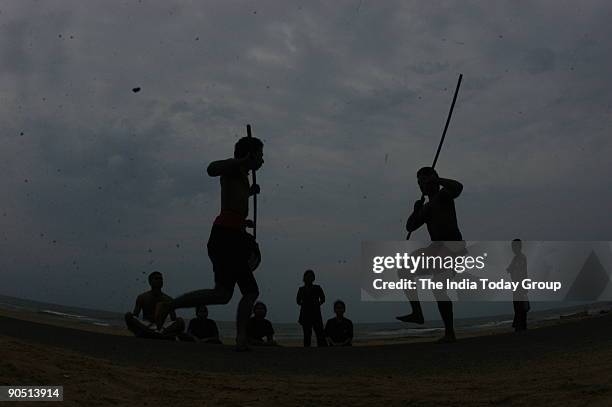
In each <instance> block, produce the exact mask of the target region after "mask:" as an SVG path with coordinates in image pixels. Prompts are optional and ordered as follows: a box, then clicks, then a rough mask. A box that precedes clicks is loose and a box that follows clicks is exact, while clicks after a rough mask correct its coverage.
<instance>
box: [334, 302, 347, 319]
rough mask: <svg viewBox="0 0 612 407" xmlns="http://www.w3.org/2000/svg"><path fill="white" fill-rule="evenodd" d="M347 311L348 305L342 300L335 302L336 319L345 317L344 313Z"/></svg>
mask: <svg viewBox="0 0 612 407" xmlns="http://www.w3.org/2000/svg"><path fill="white" fill-rule="evenodd" d="M345 311H346V305H345V304H344V301H342V300H336V301H335V302H334V313H335V314H336V317H338V318H342V317H343V316H344V312H345Z"/></svg>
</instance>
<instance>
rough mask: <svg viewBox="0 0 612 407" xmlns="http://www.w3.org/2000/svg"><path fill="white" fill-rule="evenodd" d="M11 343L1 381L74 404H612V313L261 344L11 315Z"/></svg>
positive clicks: (6, 328) (6, 337)
mask: <svg viewBox="0 0 612 407" xmlns="http://www.w3.org/2000/svg"><path fill="white" fill-rule="evenodd" d="M0 349H2V358H1V362H0V363H1V364H0V384H3V385H8V384H21V385H23V384H47V385H49V384H62V385H64V386H65V389H64V390H65V402H64V404H65V405H110V404H114V405H117V404H119V405H147V406H158V405H160V406H161V405H198V406H202V405H270V404H276V405H296V404H297V405H313V406H320V405H330V406H331V405H380V404H388V405H406V404H410V405H422V406H434V405H435V406H440V405H457V406H459V405H461V406H466V405H467V406H472V405H476V406H484V405H487V406H490V405H526V406H527V405H529V406H534V405H553V404H554V405H564V406H585V405H594V406H598V405H601V406H607V405H612V373H611V372H612V368H611V366H612V315H605V316H597V317H590V318H584V319H578V320H576V321H572V322H567V323H563V324H559V325H555V326H548V327H542V328H539V329H534V330H531V331H528V332H525V333H523V334H519V335H516V334H513V333H507V334H498V335H489V336H482V337H473V338H466V339H462V340H460V341H459V342H457V343H455V344H450V345H438V344H433V343H415V344H398V345H385V346H367V347H365V346H364V347H353V348H342V349H332V348H327V349H316V348H311V349H302V348H290V347H283V348H258V349H255V350H253V351H252V352H249V353H236V352H234V351H233V349H232V347H230V346H223V345H202V344H196V343H173V342H161V341H151V340H143V339H137V338H132V337H126V336H118V335H110V334H105V333H99V332H88V331H83V330H78V329H72V328H68V327H61V326H53V325H47V324H41V323H38V322H33V321H24V320H19V319H14V318H8V317H0ZM20 405H21V404H20Z"/></svg>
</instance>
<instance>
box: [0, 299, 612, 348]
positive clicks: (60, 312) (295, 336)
mask: <svg viewBox="0 0 612 407" xmlns="http://www.w3.org/2000/svg"><path fill="white" fill-rule="evenodd" d="M610 307H611V304H610V303H598V304H590V305H578V306H571V307H564V308H560V309H554V310H546V311H534V312H530V313H529V320H530V323H532V324H533V323H537V322H541V321H547V320H555V319H559V318H563V317H566V316H568V315H572V314H574V313H577V312H584V311H587V312H588V313H590V314H596V313H599V312H602V311H604V310H610ZM0 309H7V310H14V311H27V312H35V313H40V314H46V315H50V316H53V317H56V318H64V319H66V320H67V321H72V322H77V323H82V324H85V325H95V326H102V327H120V328H123V327H124V322H123V313H118V312H112V311H104V310H94V309H87V308H79V307H71V306H65V305H59V304H50V303H45V302H40V301H33V300H27V299H22V298H16V297H10V296H2V295H0ZM272 322H273V324H274V330H275V332H276V334H275V337H276V339H277V340H278V341H279V342H282V341H288V342H289V341H290V342H294V341H298V342H299V341H301V339H302V328H301V326H300V325H299V324H297V323H274V321H272ZM217 325H218V327H219V331H220V333H221V336H222V337H224V338H233V337H235V333H236V331H235V325H234V323H233V322H230V321H217ZM511 325H512V315H511V314H508V315H495V316H490V317H479V318H463V319H458V320H457V321H455V328H456V330H457V332H458V334H461V333H475V332H478V331H491V330H496V329H500V330H501V329H504V328H506V329H507V330H509V329H510V327H511ZM354 328H355V340H357V341H360V340H380V339H399V338H427V337H437V336H440V335H441V334H442V332H443V327H442V323H441V321H432V322H429V323H426V324H424V325H422V326H419V327H409V326H408V325H406V324H403V323H401V322H382V323H356V324H355V325H354ZM313 339H314V338H313Z"/></svg>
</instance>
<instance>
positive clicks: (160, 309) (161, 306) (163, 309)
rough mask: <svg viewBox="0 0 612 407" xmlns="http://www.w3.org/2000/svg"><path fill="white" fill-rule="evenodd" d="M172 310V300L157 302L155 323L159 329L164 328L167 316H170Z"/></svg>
mask: <svg viewBox="0 0 612 407" xmlns="http://www.w3.org/2000/svg"><path fill="white" fill-rule="evenodd" d="M170 311H172V307H171V305H170V302H167V301H164V302H160V303H158V304H157V307H156V310H155V325H157V329H158V330H162V329H163V327H164V322H166V318H168V314H170Z"/></svg>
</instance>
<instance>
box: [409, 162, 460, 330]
mask: <svg viewBox="0 0 612 407" xmlns="http://www.w3.org/2000/svg"><path fill="white" fill-rule="evenodd" d="M417 181H418V184H419V188H420V189H421V192H422V193H423V195H424V196H426V197H427V203H425V202H424V200H423V199H419V200H418V201H416V202H415V204H414V211H413V212H412V214H411V215H410V217H409V218H408V221H407V222H406V230H407V231H408V232H414V231H415V230H417V229H418V228H420V227H421V226H423V225H424V224H425V225H427V231H428V232H429V236H430V238H431V240H432V244H431V245H429V246H428V247H426V248H423V249H419V250H417V251H415V253H414V254H415V255H420V254H421V253H423V254H425V256H443V257H444V256H447V255H456V254H464V253H461V250H463V251H465V246H464V244H463V243H459V244H458V247H459V250H457V251H453V250H450V249H449V247H448V246H449V245H448V244H445V242H451V241H462V240H463V237H462V236H461V232H460V231H459V226H458V225H457V214H456V212H455V202H454V200H455V198H457V197H458V196H459V194H461V191H462V190H463V185H461V183H459V182H457V181H454V180H451V179H446V178H440V177H438V173H437V172H436V171H435V170H434V169H433V168H431V167H423V168H421V169H420V170H419V171H417ZM455 249H457V248H455ZM441 276H442V273H441V272H437V275H436V272H434V279H436V278H438V279H439V278H440V277H441ZM433 294H434V297H435V298H436V302H437V304H438V310H439V311H440V315H441V316H442V321H443V322H444V329H445V334H444V337H443V338H441V339H440V342H453V341H455V329H454V326H453V303H452V302H451V300H450V298H449V297H448V294H447V293H446V290H434V292H433ZM406 295H407V296H408V298H409V299H410V304H411V306H412V314H409V315H404V316H401V317H397V319H399V320H400V321H403V322H412V323H416V324H423V323H424V322H425V321H424V318H423V310H422V308H421V303H420V302H419V299H418V292H417V290H406Z"/></svg>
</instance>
